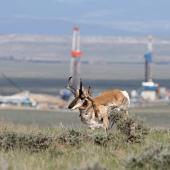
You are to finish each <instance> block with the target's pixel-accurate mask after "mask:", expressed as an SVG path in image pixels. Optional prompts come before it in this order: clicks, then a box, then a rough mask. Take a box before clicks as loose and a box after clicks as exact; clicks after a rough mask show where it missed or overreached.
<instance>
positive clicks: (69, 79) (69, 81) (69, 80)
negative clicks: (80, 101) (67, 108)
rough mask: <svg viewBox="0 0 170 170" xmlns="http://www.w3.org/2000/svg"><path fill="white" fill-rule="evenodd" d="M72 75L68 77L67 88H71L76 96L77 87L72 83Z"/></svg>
mask: <svg viewBox="0 0 170 170" xmlns="http://www.w3.org/2000/svg"><path fill="white" fill-rule="evenodd" d="M71 79H72V77H69V78H68V83H67V89H68V90H70V91H71V92H72V93H73V95H74V96H76V89H75V88H74V87H73V86H72V85H71Z"/></svg>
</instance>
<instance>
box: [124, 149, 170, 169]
mask: <svg viewBox="0 0 170 170" xmlns="http://www.w3.org/2000/svg"><path fill="white" fill-rule="evenodd" d="M127 168H128V169H151V170H152V169H153V170H169V169H170V146H154V147H150V148H147V149H146V150H144V151H143V152H142V154H140V155H139V156H137V157H133V158H132V159H130V161H129V162H128V163H127Z"/></svg>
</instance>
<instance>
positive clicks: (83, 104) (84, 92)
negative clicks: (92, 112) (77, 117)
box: [67, 77, 92, 110]
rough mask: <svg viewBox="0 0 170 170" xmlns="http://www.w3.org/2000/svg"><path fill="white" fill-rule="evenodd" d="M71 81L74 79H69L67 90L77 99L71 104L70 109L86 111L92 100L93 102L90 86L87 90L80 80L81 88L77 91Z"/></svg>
mask: <svg viewBox="0 0 170 170" xmlns="http://www.w3.org/2000/svg"><path fill="white" fill-rule="evenodd" d="M71 79H72V77H69V79H68V85H67V89H69V90H70V91H71V92H72V93H73V95H74V97H75V98H74V99H73V101H72V102H71V103H70V104H69V106H68V109H71V110H74V109H82V110H85V109H86V108H87V107H88V106H89V104H90V100H92V97H91V92H90V86H89V87H88V89H85V88H84V87H83V84H82V81H81V80H80V88H79V89H78V90H76V89H74V88H73V87H72V85H71Z"/></svg>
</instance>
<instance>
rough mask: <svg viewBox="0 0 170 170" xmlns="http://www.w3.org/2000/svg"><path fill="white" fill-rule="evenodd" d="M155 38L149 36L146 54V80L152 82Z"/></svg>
mask: <svg viewBox="0 0 170 170" xmlns="http://www.w3.org/2000/svg"><path fill="white" fill-rule="evenodd" d="M152 42H153V38H152V36H148V52H147V53H146V54H145V55H144V58H145V82H152V56H153V47H152V46H153V45H152Z"/></svg>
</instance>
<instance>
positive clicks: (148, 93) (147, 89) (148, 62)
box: [141, 36, 158, 101]
mask: <svg viewBox="0 0 170 170" xmlns="http://www.w3.org/2000/svg"><path fill="white" fill-rule="evenodd" d="M152 43H153V38H152V36H148V51H147V52H146V53H145V55H144V59H145V81H144V82H142V87H143V90H142V92H141V96H142V97H143V99H146V100H149V101H154V100H156V98H157V92H158V84H156V83H154V82H153V80H152V57H153V47H152Z"/></svg>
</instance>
